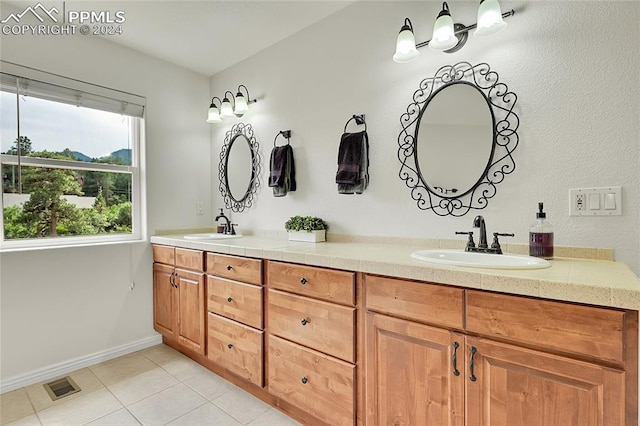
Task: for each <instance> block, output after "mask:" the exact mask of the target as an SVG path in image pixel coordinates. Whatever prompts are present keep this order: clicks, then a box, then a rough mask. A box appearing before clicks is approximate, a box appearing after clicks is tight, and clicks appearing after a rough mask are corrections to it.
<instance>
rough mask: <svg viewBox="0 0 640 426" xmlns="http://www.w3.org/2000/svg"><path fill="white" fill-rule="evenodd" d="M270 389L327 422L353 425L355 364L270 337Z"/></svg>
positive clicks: (272, 392)
mask: <svg viewBox="0 0 640 426" xmlns="http://www.w3.org/2000/svg"><path fill="white" fill-rule="evenodd" d="M268 374H269V392H270V393H271V394H273V395H276V396H278V397H280V398H282V399H284V400H286V401H288V402H290V403H291V404H293V405H295V406H296V407H300V408H301V409H302V410H303V411H307V412H308V413H309V414H311V415H313V416H315V417H317V418H318V419H320V420H322V421H324V422H326V423H327V424H330V425H354V424H355V418H354V401H355V398H354V383H355V366H353V365H351V364H348V363H346V362H343V361H340V360H337V359H334V358H331V357H329V356H327V355H324V354H321V353H319V352H316V351H313V350H310V349H307V348H304V347H302V346H300V345H296V344H294V343H291V342H287V341H286V340H282V339H279V338H278V337H275V336H269V372H268Z"/></svg>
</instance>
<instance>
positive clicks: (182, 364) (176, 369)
mask: <svg viewBox="0 0 640 426" xmlns="http://www.w3.org/2000/svg"><path fill="white" fill-rule="evenodd" d="M162 368H164V369H165V370H166V371H167V372H168V373H169V374H171V375H172V376H174V377H176V378H177V379H178V380H180V381H185V380H188V379H189V378H191V377H193V376H196V375H200V374H207V373H209V370H207V369H206V368H204V367H203V366H201V365H200V364H198V363H197V362H195V361H193V360H192V359H190V358H187V357H184V358H176V359H174V360H173V361H169V362H167V363H166V364H162Z"/></svg>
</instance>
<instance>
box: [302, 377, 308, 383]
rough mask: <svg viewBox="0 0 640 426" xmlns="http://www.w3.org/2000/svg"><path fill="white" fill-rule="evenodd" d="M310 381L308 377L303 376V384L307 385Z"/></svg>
mask: <svg viewBox="0 0 640 426" xmlns="http://www.w3.org/2000/svg"><path fill="white" fill-rule="evenodd" d="M308 381H309V379H307V378H306V377H303V378H302V380H301V382H302V384H303V385H306V384H307V382H308Z"/></svg>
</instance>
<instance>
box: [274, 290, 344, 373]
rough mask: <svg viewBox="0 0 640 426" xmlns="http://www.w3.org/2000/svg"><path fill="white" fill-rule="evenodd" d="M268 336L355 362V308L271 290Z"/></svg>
mask: <svg viewBox="0 0 640 426" xmlns="http://www.w3.org/2000/svg"><path fill="white" fill-rule="evenodd" d="M268 311H269V313H268V317H269V332H270V333H272V334H275V335H278V336H280V337H284V338H285V339H288V340H292V341H294V342H296V343H300V344H302V345H305V346H308V347H310V348H313V349H316V350H318V351H320V352H324V353H326V354H329V355H333V356H335V357H338V358H341V359H343V360H345V361H348V362H355V354H354V352H355V350H354V349H355V345H354V339H355V308H350V307H346V306H340V305H336V304H333V303H328V302H323V301H320V300H314V299H309V298H307V297H302V296H297V295H293V294H289V293H283V292H281V291H278V290H269V306H268Z"/></svg>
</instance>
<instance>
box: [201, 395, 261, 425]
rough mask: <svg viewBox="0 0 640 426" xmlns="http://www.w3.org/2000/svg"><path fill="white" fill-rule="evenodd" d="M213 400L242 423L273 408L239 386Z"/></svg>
mask: <svg viewBox="0 0 640 426" xmlns="http://www.w3.org/2000/svg"><path fill="white" fill-rule="evenodd" d="M211 402H213V403H214V404H215V405H217V406H218V407H220V408H222V409H223V410H224V411H225V412H227V413H228V414H230V415H231V416H232V417H233V418H234V419H236V420H238V421H239V422H240V423H242V424H247V423H249V422H250V421H252V420H255V419H256V418H258V417H259V416H261V415H262V414H264V413H265V412H266V411H267V410H269V409H270V408H271V407H270V406H269V405H267V404H265V403H264V402H262V401H260V400H259V399H258V398H256V397H255V396H253V395H251V394H249V393H247V392H245V391H243V390H242V389H240V388H238V387H236V388H235V389H232V390H230V391H229V392H226V393H224V394H223V395H222V396H219V397H218V398H216V399H214V400H213V401H211Z"/></svg>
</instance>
